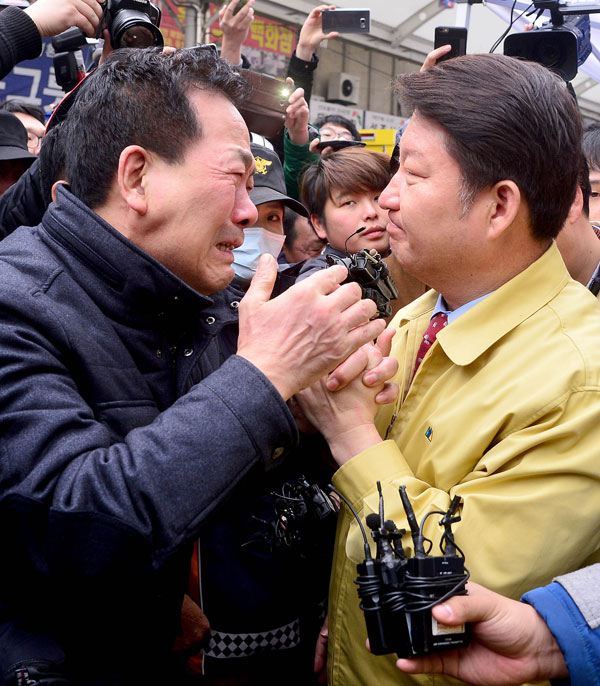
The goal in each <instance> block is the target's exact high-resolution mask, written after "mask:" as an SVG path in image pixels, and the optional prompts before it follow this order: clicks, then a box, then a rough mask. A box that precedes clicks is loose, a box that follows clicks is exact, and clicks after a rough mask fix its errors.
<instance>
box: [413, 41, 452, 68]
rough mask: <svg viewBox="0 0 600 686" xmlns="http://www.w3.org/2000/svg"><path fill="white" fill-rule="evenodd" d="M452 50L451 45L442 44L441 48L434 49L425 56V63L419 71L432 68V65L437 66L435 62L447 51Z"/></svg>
mask: <svg viewBox="0 0 600 686" xmlns="http://www.w3.org/2000/svg"><path fill="white" fill-rule="evenodd" d="M450 50H452V46H451V45H441V46H440V47H439V48H436V49H435V50H432V51H431V52H430V53H429V54H428V55H427V57H426V58H425V61H424V62H423V65H422V67H421V69H420V70H419V71H427V70H428V69H431V67H433V66H435V63H436V62H437V61H438V60H439V59H440V57H443V56H444V55H445V54H446V53H448V52H450Z"/></svg>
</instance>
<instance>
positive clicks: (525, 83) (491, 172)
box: [397, 55, 582, 241]
mask: <svg viewBox="0 0 600 686" xmlns="http://www.w3.org/2000/svg"><path fill="white" fill-rule="evenodd" d="M397 88H398V90H399V91H400V95H401V96H402V98H403V100H404V101H405V102H406V103H407V104H408V105H409V106H410V107H412V109H414V110H415V112H416V113H417V115H419V116H422V117H424V118H425V119H426V120H428V121H431V122H435V123H437V124H438V125H439V126H441V127H442V128H443V129H444V130H445V133H446V148H447V151H448V153H449V154H450V155H451V156H452V157H453V158H454V159H455V160H456V162H457V163H458V164H459V166H460V168H461V172H462V177H463V189H462V191H463V192H462V200H463V205H464V207H465V211H467V210H468V208H469V207H470V204H471V203H472V201H473V200H474V198H475V196H476V195H477V193H478V192H479V191H481V190H482V189H484V188H488V187H491V186H493V185H494V184H495V183H497V182H498V181H501V180H503V179H510V180H512V181H514V182H515V183H516V184H517V186H518V187H519V189H520V191H521V193H522V194H523V197H524V199H525V201H526V202H527V207H528V210H529V220H530V222H529V223H530V227H531V233H532V235H533V236H534V237H535V238H536V239H537V240H540V241H542V240H543V241H546V240H549V239H551V238H555V237H556V235H557V234H558V232H559V231H560V229H561V227H562V225H563V224H564V222H565V220H566V218H567V215H568V213H569V209H570V207H571V205H572V203H573V200H574V198H575V193H576V190H577V181H578V174H579V169H580V166H581V165H580V159H581V139H582V122H581V115H580V114H579V110H578V108H577V105H576V103H575V100H574V98H573V97H572V96H571V95H570V94H569V92H568V91H567V88H566V86H565V83H564V81H562V80H561V79H560V78H559V77H558V76H556V75H555V74H553V73H552V72H550V71H549V70H548V69H546V68H545V67H543V66H542V65H540V64H536V63H535V62H527V61H525V60H519V59H515V58H514V57H507V56H505V55H466V56H464V57H456V58H454V59H452V60H447V61H445V62H441V63H440V64H438V65H436V66H434V67H432V68H431V69H428V70H426V71H423V72H417V73H413V74H401V75H400V76H399V77H397Z"/></svg>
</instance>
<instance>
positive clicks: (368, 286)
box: [325, 249, 398, 317]
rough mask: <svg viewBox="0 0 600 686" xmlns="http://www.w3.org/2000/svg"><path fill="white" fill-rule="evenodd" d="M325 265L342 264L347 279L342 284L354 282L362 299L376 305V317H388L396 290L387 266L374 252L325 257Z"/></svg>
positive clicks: (367, 251) (363, 251) (390, 313)
mask: <svg viewBox="0 0 600 686" xmlns="http://www.w3.org/2000/svg"><path fill="white" fill-rule="evenodd" d="M325 259H326V260H327V265H328V266H329V267H331V266H333V265H334V264H342V265H344V267H346V269H347V270H348V278H347V279H345V281H343V282H342V283H350V282H352V281H354V282H356V283H357V284H358V285H359V286H360V287H361V288H362V292H363V294H362V297H363V299H366V298H370V299H371V300H373V301H374V302H375V304H376V305H377V316H378V317H390V316H391V315H392V307H391V305H390V300H395V299H396V298H397V297H398V288H397V286H396V284H395V283H394V279H392V277H391V276H390V270H389V269H388V266H387V264H386V263H385V262H384V261H383V260H382V258H381V255H380V254H379V253H378V252H377V251H376V250H373V249H371V250H359V252H357V253H355V254H354V255H348V257H337V256H336V255H327V256H326V258H325Z"/></svg>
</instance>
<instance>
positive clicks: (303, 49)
mask: <svg viewBox="0 0 600 686" xmlns="http://www.w3.org/2000/svg"><path fill="white" fill-rule="evenodd" d="M334 9H335V5H318V6H317V7H315V8H314V9H312V10H311V12H310V14H309V15H308V17H306V21H305V22H304V24H302V28H301V29H300V35H299V36H298V45H297V46H296V57H299V58H300V59H301V60H305V61H306V62H310V60H311V59H312V56H313V53H314V52H315V50H316V49H317V48H318V47H319V43H321V41H324V40H329V39H330V38H337V37H338V36H339V35H340V34H339V33H338V32H337V31H331V32H330V33H323V19H322V15H323V10H334Z"/></svg>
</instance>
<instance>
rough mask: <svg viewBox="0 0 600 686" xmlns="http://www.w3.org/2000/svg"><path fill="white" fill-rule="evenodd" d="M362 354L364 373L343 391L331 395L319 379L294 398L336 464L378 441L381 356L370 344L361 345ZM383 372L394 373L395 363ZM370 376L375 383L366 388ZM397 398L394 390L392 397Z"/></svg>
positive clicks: (322, 380) (383, 386)
mask: <svg viewBox="0 0 600 686" xmlns="http://www.w3.org/2000/svg"><path fill="white" fill-rule="evenodd" d="M363 351H364V352H365V353H366V372H365V374H363V375H360V374H359V375H358V376H356V377H355V378H354V379H353V380H352V381H350V383H348V384H347V385H346V386H345V387H344V388H343V389H341V390H337V391H335V392H332V391H330V390H328V389H327V380H326V379H320V380H319V381H318V382H317V383H316V384H313V385H312V386H310V387H309V388H306V389H305V390H303V391H302V392H301V393H298V394H297V395H296V398H297V399H298V402H299V404H300V406H301V407H302V410H303V411H304V414H305V415H306V417H307V419H308V420H309V421H310V422H311V423H312V424H313V426H315V427H316V428H317V429H318V430H319V431H320V432H321V433H322V434H323V436H324V437H325V440H326V441H327V443H328V444H329V448H330V450H331V454H332V456H333V459H334V460H335V461H336V462H337V464H338V465H342V464H344V463H345V462H347V461H348V460H350V459H352V458H353V457H354V456H355V455H357V454H358V453H360V452H362V451H363V450H366V449H367V448H370V447H371V446H373V445H375V444H377V443H380V442H381V437H380V436H379V434H378V432H377V429H376V428H375V424H374V418H375V413H376V411H377V403H376V401H375V398H376V397H377V396H378V395H379V394H380V393H382V392H383V391H384V388H385V381H384V380H383V379H382V378H381V376H382V374H381V373H378V372H376V371H375V370H376V369H377V367H378V366H379V365H381V363H382V361H383V355H382V353H381V350H379V348H378V347H377V346H376V345H374V344H373V343H369V344H366V345H364V346H363ZM388 359H390V358H388ZM354 364H355V363H354V362H352V363H351V365H354ZM384 366H385V365H384ZM386 369H387V373H388V374H390V375H393V374H394V373H395V372H396V370H397V363H396V362H395V360H391V362H390V364H389V365H387V366H386ZM370 373H371V374H372V375H373V376H374V377H375V378H377V379H378V383H375V384H371V385H369V386H367V385H366V384H365V383H363V378H369V374H370ZM383 376H384V377H385V374H384V375H383ZM396 395H397V391H395V392H394V393H393V394H392V397H394V398H395V397H396Z"/></svg>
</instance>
